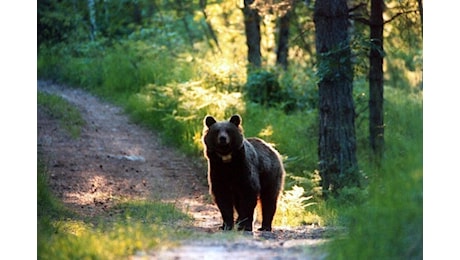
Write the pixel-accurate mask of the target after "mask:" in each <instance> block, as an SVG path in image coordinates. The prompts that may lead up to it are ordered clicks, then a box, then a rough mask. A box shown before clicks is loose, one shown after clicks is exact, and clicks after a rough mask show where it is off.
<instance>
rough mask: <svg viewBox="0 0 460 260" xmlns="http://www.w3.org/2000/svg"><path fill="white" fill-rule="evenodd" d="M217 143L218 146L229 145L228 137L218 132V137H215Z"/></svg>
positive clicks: (224, 133)
mask: <svg viewBox="0 0 460 260" xmlns="http://www.w3.org/2000/svg"><path fill="white" fill-rule="evenodd" d="M217 142H218V143H219V144H220V145H225V144H229V143H230V137H229V136H228V134H227V133H226V132H223V131H221V132H219V135H218V136H217Z"/></svg>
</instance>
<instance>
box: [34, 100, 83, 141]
mask: <svg viewBox="0 0 460 260" xmlns="http://www.w3.org/2000/svg"><path fill="white" fill-rule="evenodd" d="M37 104H38V105H39V106H40V107H41V108H42V109H44V110H45V112H46V113H48V114H49V115H50V116H52V117H53V118H55V119H57V120H58V121H59V124H60V125H61V127H62V128H64V129H65V130H66V131H67V132H68V133H69V134H70V136H72V137H73V138H78V137H80V133H81V128H82V127H83V126H84V125H85V124H86V123H85V120H84V119H83V118H82V116H81V114H80V112H79V111H78V110H77V109H76V108H75V107H74V106H73V105H72V104H70V103H69V102H67V101H66V100H65V99H63V98H62V97H60V96H57V95H53V94H47V93H43V92H38V95H37Z"/></svg>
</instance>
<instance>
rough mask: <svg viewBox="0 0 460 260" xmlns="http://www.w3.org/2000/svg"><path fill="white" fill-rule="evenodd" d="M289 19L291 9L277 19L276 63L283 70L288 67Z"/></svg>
mask: <svg viewBox="0 0 460 260" xmlns="http://www.w3.org/2000/svg"><path fill="white" fill-rule="evenodd" d="M290 19H291V10H288V11H287V12H286V14H285V15H283V16H281V17H280V19H279V25H278V28H279V34H278V48H277V50H276V64H277V65H280V66H281V67H282V68H283V69H284V70H287V67H288V59H287V56H288V51H289V45H288V42H289V25H290Z"/></svg>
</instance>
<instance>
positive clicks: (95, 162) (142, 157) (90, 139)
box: [37, 81, 325, 259]
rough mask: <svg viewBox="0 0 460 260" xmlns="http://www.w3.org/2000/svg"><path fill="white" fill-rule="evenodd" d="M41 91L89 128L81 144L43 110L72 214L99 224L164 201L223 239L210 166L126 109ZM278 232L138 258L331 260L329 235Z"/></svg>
mask: <svg viewBox="0 0 460 260" xmlns="http://www.w3.org/2000/svg"><path fill="white" fill-rule="evenodd" d="M38 91H44V92H48V93H53V94H56V95H59V96H61V97H63V98H64V99H66V100H67V101H69V102H70V103H72V104H73V105H75V107H76V108H77V109H78V110H79V111H80V112H81V114H82V116H83V118H84V119H85V121H86V125H85V126H84V127H83V129H82V133H81V136H80V138H77V139H72V138H70V136H69V135H68V134H67V133H65V132H64V131H63V130H62V129H61V128H60V127H59V126H58V125H57V123H56V122H55V120H53V119H52V118H50V117H49V116H48V115H47V114H46V113H44V111H41V109H40V108H39V109H38V114H37V146H38V151H39V152H40V153H42V155H43V157H44V158H46V163H47V167H48V171H49V173H50V185H51V189H52V190H53V191H54V193H55V194H57V196H58V197H59V198H60V199H61V200H62V201H63V202H64V203H65V204H66V205H67V206H68V207H70V208H71V209H73V210H74V211H76V212H78V213H79V214H82V215H84V216H98V215H101V214H104V213H105V212H106V211H107V210H108V209H109V208H110V207H111V206H113V205H114V204H116V203H117V202H118V201H120V200H124V199H152V200H153V199H155V200H158V199H159V200H162V201H167V202H172V203H175V205H176V206H177V207H178V208H180V209H182V210H183V211H184V212H186V213H188V214H190V215H191V216H192V217H193V218H194V227H195V228H197V230H201V231H204V232H207V233H215V232H216V233H218V232H219V231H217V229H218V226H219V225H220V224H221V223H220V221H221V220H220V214H219V211H218V209H217V207H216V206H214V205H213V204H212V203H210V202H209V199H208V195H207V194H208V188H207V184H206V177H205V174H206V165H205V164H204V162H203V161H196V159H194V160H195V161H193V160H192V159H190V158H188V157H186V156H184V155H183V154H181V153H179V152H177V151H176V150H174V149H172V148H170V147H167V146H164V145H162V143H161V142H160V139H159V136H158V135H156V134H155V133H152V131H149V130H147V129H145V128H143V127H141V126H138V125H135V124H133V123H131V122H130V120H129V118H128V117H127V116H126V115H125V114H124V113H123V111H122V109H120V108H119V107H116V106H113V105H111V104H108V103H106V102H103V101H101V100H100V99H98V98H96V97H94V96H92V95H90V94H88V93H87V92H85V91H83V90H81V89H75V88H69V87H65V86H61V85H56V84H52V83H50V82H46V81H38ZM274 229H275V230H274V231H273V232H253V233H251V234H250V235H247V236H244V238H242V239H239V240H238V241H234V242H228V241H226V242H219V240H218V238H215V239H210V240H203V241H184V242H183V245H182V246H181V247H178V248H175V249H165V250H157V251H152V252H142V253H140V254H139V255H135V256H133V257H132V258H133V259H228V258H231V259H243V258H246V259H322V258H324V255H323V254H322V253H321V252H319V251H317V250H316V248H317V245H319V244H322V243H323V242H324V241H325V239H323V238H322V237H323V234H324V231H325V229H324V228H313V227H300V228H296V229H292V228H283V229H277V228H276V227H275V228H274ZM198 232H199V231H198ZM216 239H217V240H216Z"/></svg>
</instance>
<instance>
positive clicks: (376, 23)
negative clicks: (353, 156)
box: [369, 0, 384, 165]
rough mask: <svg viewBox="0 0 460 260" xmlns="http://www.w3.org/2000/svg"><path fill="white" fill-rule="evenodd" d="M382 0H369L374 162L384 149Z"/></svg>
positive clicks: (378, 158) (370, 100)
mask: <svg viewBox="0 0 460 260" xmlns="http://www.w3.org/2000/svg"><path fill="white" fill-rule="evenodd" d="M383 7H384V3H383V0H371V16H370V19H369V22H370V30H371V33H370V34H371V35H370V46H371V48H370V53H369V64H370V67H369V139H370V144H371V148H372V150H373V152H374V157H375V162H376V163H377V165H380V161H381V159H382V156H383V150H384V121H383V56H384V53H383Z"/></svg>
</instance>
